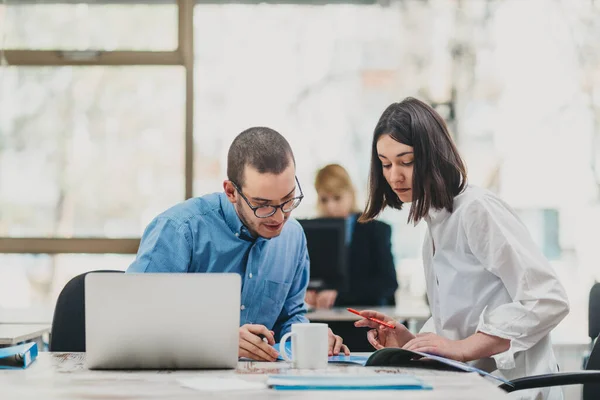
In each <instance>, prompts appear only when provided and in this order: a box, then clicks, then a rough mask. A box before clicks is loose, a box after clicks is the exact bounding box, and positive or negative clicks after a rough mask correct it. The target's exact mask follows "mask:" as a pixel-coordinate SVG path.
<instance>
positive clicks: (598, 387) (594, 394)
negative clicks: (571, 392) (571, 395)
mask: <svg viewBox="0 0 600 400" xmlns="http://www.w3.org/2000/svg"><path fill="white" fill-rule="evenodd" d="M585 369H586V370H599V371H600V337H598V338H597V339H596V341H595V342H594V345H593V347H592V352H591V353H590V358H589V359H588V362H587V365H586V366H585ZM597 399H600V383H586V384H585V385H583V400H597Z"/></svg>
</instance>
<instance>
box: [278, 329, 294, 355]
mask: <svg viewBox="0 0 600 400" xmlns="http://www.w3.org/2000/svg"><path fill="white" fill-rule="evenodd" d="M292 336H296V334H295V333H293V332H288V333H286V334H285V335H283V336H282V337H281V340H280V341H279V352H280V353H281V357H283V359H284V360H285V361H288V362H293V361H294V360H293V357H294V355H293V354H292V358H288V355H287V351H285V342H286V341H287V340H288V338H290V337H292Z"/></svg>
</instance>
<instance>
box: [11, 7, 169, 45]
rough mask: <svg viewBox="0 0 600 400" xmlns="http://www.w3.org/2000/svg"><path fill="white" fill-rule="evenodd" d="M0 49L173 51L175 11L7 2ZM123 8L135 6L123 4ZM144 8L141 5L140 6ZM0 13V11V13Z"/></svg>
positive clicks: (158, 8) (159, 8) (163, 8)
mask: <svg viewBox="0 0 600 400" xmlns="http://www.w3.org/2000/svg"><path fill="white" fill-rule="evenodd" d="M8 3H9V5H8V6H7V7H5V10H4V23H5V28H4V29H5V35H6V38H5V48H7V49H30V50H90V49H93V50H175V49H176V48H177V44H178V41H177V6H176V4H175V0H171V1H168V0H164V1H161V2H160V4H148V3H150V2H140V3H142V4H115V3H117V2H103V1H94V2H90V4H87V3H86V2H77V1H72V2H71V4H65V3H69V2H45V3H41V4H36V3H35V2H31V1H10V2H8ZM123 3H135V2H132V1H129V2H127V1H124V2H123ZM143 3H146V4H143ZM0 12H2V11H0Z"/></svg>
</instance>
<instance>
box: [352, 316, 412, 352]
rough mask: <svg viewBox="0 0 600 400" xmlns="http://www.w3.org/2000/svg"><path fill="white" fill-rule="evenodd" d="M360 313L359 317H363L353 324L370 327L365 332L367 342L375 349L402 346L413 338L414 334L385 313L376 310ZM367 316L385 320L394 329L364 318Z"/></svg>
mask: <svg viewBox="0 0 600 400" xmlns="http://www.w3.org/2000/svg"><path fill="white" fill-rule="evenodd" d="M360 315H361V317H365V319H361V320H360V321H356V322H355V323H354V326H356V327H369V328H372V329H371V330H370V331H368V332H367V339H368V340H369V343H371V345H372V346H373V347H374V348H375V349H377V350H379V349H383V348H384V347H402V346H404V345H405V344H406V343H407V342H409V341H410V340H412V339H414V338H415V335H413V334H412V333H411V332H410V331H409V330H408V329H406V327H405V326H404V325H402V324H399V323H398V322H397V321H395V320H394V319H393V318H390V317H388V316H387V315H385V314H382V313H380V312H377V311H372V310H365V311H361V313H360ZM367 317H371V318H377V319H379V320H381V321H384V322H387V323H389V324H390V325H393V326H394V329H391V328H388V327H386V326H383V325H380V324H378V323H377V322H373V321H371V320H368V319H366V318H367Z"/></svg>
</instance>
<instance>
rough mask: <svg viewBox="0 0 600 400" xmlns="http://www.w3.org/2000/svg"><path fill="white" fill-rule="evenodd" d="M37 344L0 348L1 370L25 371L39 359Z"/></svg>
mask: <svg viewBox="0 0 600 400" xmlns="http://www.w3.org/2000/svg"><path fill="white" fill-rule="evenodd" d="M37 355H38V348H37V344H36V343H35V342H32V343H24V344H19V345H16V346H10V347H2V348H0V369H24V368H27V367H28V366H29V365H30V364H31V363H32V362H33V361H34V360H35V359H36V357H37Z"/></svg>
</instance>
